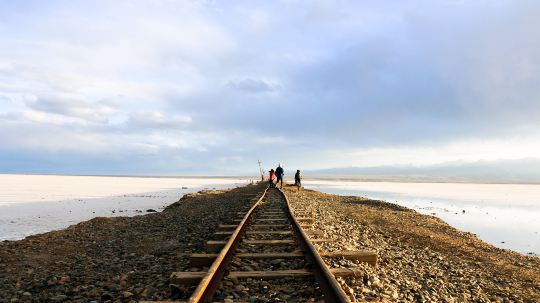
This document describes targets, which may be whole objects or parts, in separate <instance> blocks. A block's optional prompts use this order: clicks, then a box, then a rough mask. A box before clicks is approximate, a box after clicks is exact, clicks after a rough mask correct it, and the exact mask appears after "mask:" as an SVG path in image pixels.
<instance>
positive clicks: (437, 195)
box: [303, 180, 540, 255]
mask: <svg viewBox="0 0 540 303" xmlns="http://www.w3.org/2000/svg"><path fill="white" fill-rule="evenodd" d="M303 185H304V186H305V187H306V188H311V189H315V190H319V191H322V192H327V193H333V194H340V195H353V196H366V197H369V198H373V199H380V200H385V201H388V202H394V203H396V204H399V205H403V206H406V207H409V208H413V209H415V210H417V211H418V212H420V213H423V214H427V215H433V216H436V217H439V218H441V219H443V220H444V221H446V222H447V223H448V224H450V225H452V226H454V227H456V228H458V229H460V230H463V231H467V232H471V233H474V234H476V235H477V236H478V237H479V238H480V239H482V240H484V241H486V242H488V243H491V244H493V245H495V246H497V247H500V248H506V249H511V250H514V251H517V252H521V253H523V254H535V255H540V185H532V184H466V183H402V182H401V183H400V182H360V181H333V180H328V181H327V180H306V181H304V182H303Z"/></svg>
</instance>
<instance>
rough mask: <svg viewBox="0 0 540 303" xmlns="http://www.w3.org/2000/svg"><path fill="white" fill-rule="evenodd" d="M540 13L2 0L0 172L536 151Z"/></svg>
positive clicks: (430, 5) (434, 4) (457, 6)
mask: <svg viewBox="0 0 540 303" xmlns="http://www.w3.org/2000/svg"><path fill="white" fill-rule="evenodd" d="M538 29H540V2H538V1H536V0H531V1H527V0H524V1H513V0H509V1H504V0H501V1H494V0H486V1H482V0H479V1H311V0H310V1H295V0H282V1H172V0H170V1H169V0H163V1H158V0H154V1H127V0H126V1H122V0H119V1H72V0H70V1H2V0H0V142H1V144H0V172H28V173H70V174H166V175H170V174H177V175H182V174H185V175H192V174H239V173H251V172H256V171H257V160H258V159H260V160H261V161H263V164H264V165H265V166H266V167H270V166H274V165H276V164H277V163H278V162H282V163H284V165H285V166H286V168H287V167H288V168H290V169H293V168H294V169H296V168H304V169H316V168H330V167H346V166H378V165H418V166H426V165H434V164H436V165H440V164H441V163H446V162H456V161H460V162H475V161H498V160H516V159H538V158H540V34H539V33H538Z"/></svg>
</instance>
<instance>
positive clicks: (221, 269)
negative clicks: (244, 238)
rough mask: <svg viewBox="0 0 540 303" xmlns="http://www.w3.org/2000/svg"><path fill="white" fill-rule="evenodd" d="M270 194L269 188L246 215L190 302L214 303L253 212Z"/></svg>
mask: <svg viewBox="0 0 540 303" xmlns="http://www.w3.org/2000/svg"><path fill="white" fill-rule="evenodd" d="M267 192H268V187H267V188H266V189H265V190H264V192H263V193H262V195H261V197H260V198H259V199H258V200H257V202H255V204H253V206H252V207H251V208H250V209H249V211H248V212H247V213H246V215H245V216H244V218H243V219H242V221H241V222H240V224H239V225H238V227H237V228H236V229H235V230H234V232H233V234H232V235H231V237H230V239H229V241H227V244H225V247H223V249H222V250H221V252H220V253H219V255H218V256H217V258H216V260H215V261H214V262H213V263H212V265H211V266H210V269H208V273H207V274H206V275H205V276H204V278H203V279H202V280H201V282H200V283H199V285H198V286H197V288H196V289H195V291H194V292H193V294H192V295H191V297H190V298H189V300H188V302H190V303H198V302H212V299H213V296H214V293H215V292H216V290H217V289H218V288H219V285H220V282H221V279H223V277H224V276H225V272H226V270H227V267H228V266H229V263H230V262H231V260H232V258H233V256H234V254H235V251H236V249H237V248H238V245H239V244H240V240H241V237H240V236H241V234H242V233H243V231H244V230H245V228H246V222H247V221H248V220H249V218H250V217H251V214H252V213H253V211H254V210H255V209H256V208H257V207H258V206H259V205H260V203H261V201H262V200H263V199H264V197H265V196H266V194H267Z"/></svg>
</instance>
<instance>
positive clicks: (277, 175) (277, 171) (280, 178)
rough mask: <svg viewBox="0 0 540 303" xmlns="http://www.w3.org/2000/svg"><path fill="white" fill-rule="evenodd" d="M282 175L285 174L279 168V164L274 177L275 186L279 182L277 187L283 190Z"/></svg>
mask: <svg viewBox="0 0 540 303" xmlns="http://www.w3.org/2000/svg"><path fill="white" fill-rule="evenodd" d="M284 174H285V172H284V171H283V167H281V164H278V167H277V168H276V177H277V181H276V185H277V184H278V183H280V182H281V183H280V185H279V188H283V175H284Z"/></svg>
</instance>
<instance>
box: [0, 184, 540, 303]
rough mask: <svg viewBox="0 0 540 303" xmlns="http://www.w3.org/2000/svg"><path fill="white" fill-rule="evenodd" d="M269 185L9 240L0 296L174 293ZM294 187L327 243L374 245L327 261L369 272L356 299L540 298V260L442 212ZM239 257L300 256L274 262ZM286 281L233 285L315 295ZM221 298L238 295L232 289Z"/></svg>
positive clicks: (118, 298) (0, 270)
mask: <svg viewBox="0 0 540 303" xmlns="http://www.w3.org/2000/svg"><path fill="white" fill-rule="evenodd" d="M262 186H263V185H258V186H247V187H242V188H237V189H233V190H223V191H207V192H201V193H197V194H191V195H189V196H186V197H184V198H182V199H181V200H180V201H179V202H177V203H175V204H172V205H171V206H169V207H168V208H167V209H166V210H165V211H163V212H161V213H154V214H148V215H144V216H137V217H121V218H96V219H93V220H90V221H87V222H83V223H80V224H77V225H74V226H71V227H69V228H67V229H65V230H61V231H54V232H50V233H45V234H41V235H36V236H32V237H28V238H26V239H24V240H20V241H4V242H0V303H7V302H14V303H15V302H137V301H139V300H163V299H171V290H170V288H169V281H168V280H169V279H168V277H169V275H170V274H171V272H174V271H188V270H204V268H201V269H194V268H189V265H188V256H189V254H190V253H191V252H205V251H206V250H205V245H204V244H205V242H206V240H208V239H212V234H213V232H214V231H215V230H216V228H217V225H218V224H220V223H226V222H230V220H231V219H232V218H233V215H231V214H236V212H237V211H239V210H240V209H241V207H242V206H244V205H246V204H247V203H250V199H251V198H252V197H251V196H250V195H251V194H254V193H256V192H259V191H261V190H262ZM286 192H287V195H288V196H289V199H290V201H291V203H293V205H294V206H295V207H299V208H307V209H310V210H311V211H312V213H313V215H314V217H315V218H316V224H315V228H316V229H319V230H322V231H324V233H325V235H324V237H327V238H332V239H335V241H334V242H332V243H327V244H322V245H321V250H327V251H336V250H374V251H377V253H378V255H379V257H380V262H379V264H378V265H377V267H375V268H374V267H371V266H369V265H366V264H363V263H357V262H350V261H346V260H340V259H327V261H328V262H329V263H330V264H331V265H332V266H335V267H338V266H343V267H351V266H355V267H359V268H360V269H361V271H362V272H363V274H362V275H360V276H359V277H356V278H354V279H340V281H341V283H342V284H343V287H344V289H345V290H346V292H348V293H349V294H350V295H351V297H354V298H355V299H357V300H367V301H386V302H540V258H538V257H531V256H523V255H520V254H518V253H515V252H512V251H508V250H502V249H498V248H495V247H493V246H491V245H489V244H487V243H484V242H482V241H481V240H479V239H478V238H476V237H475V236H474V235H472V234H470V233H464V232H461V231H458V230H456V229H455V228H452V227H451V226H449V225H447V224H446V223H444V222H443V221H442V220H440V219H437V218H435V217H432V216H426V215H422V214H419V213H417V212H416V211H413V210H410V209H407V208H404V207H401V206H398V205H395V204H391V203H386V202H382V201H374V200H369V199H366V198H359V197H343V196H336V195H328V194H323V193H319V192H315V191H310V190H301V191H297V190H296V188H290V187H287V189H286ZM236 262H239V260H236ZM242 263H243V262H242ZM282 263H283V264H282ZM237 266H240V267H244V266H251V267H253V268H254V269H258V268H259V267H260V268H261V269H266V268H274V267H276V268H281V267H285V268H287V267H294V268H296V267H302V266H303V264H301V263H299V264H296V263H291V262H284V261H283V260H280V261H279V262H278V261H277V260H276V261H268V260H266V261H264V262H257V263H255V264H246V263H243V264H240V263H238V264H237ZM248 269H249V268H248ZM278 282H281V283H278V284H280V285H283V286H282V287H281V286H280V287H279V289H274V287H273V286H272V285H273V284H272V281H262V282H259V281H245V282H242V281H240V282H239V281H226V282H224V283H227V288H230V287H232V288H233V289H234V291H235V292H237V294H238V296H239V297H242V298H249V299H252V298H266V299H268V300H266V301H270V302H272V301H276V300H280V301H284V300H285V301H288V300H287V299H291V300H292V301H296V300H297V299H298V301H301V299H299V298H300V297H302V296H303V298H306V299H307V298H310V297H311V300H313V297H312V295H311V294H312V289H310V287H309V285H300V284H297V282H295V281H286V280H283V281H278ZM175 291H176V292H181V291H186V292H189V289H185V290H179V289H176V290H175ZM264 294H266V295H264ZM284 294H285V295H284ZM173 295H174V296H177V297H185V296H186V295H187V293H185V294H182V293H174V294H173ZM221 296H222V297H223V298H224V299H227V300H230V299H231V298H233V299H234V298H237V296H235V295H234V294H233V293H232V292H231V293H229V292H228V291H225V289H223V293H221ZM231 296H232V297H231ZM292 301H291V302H292Z"/></svg>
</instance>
